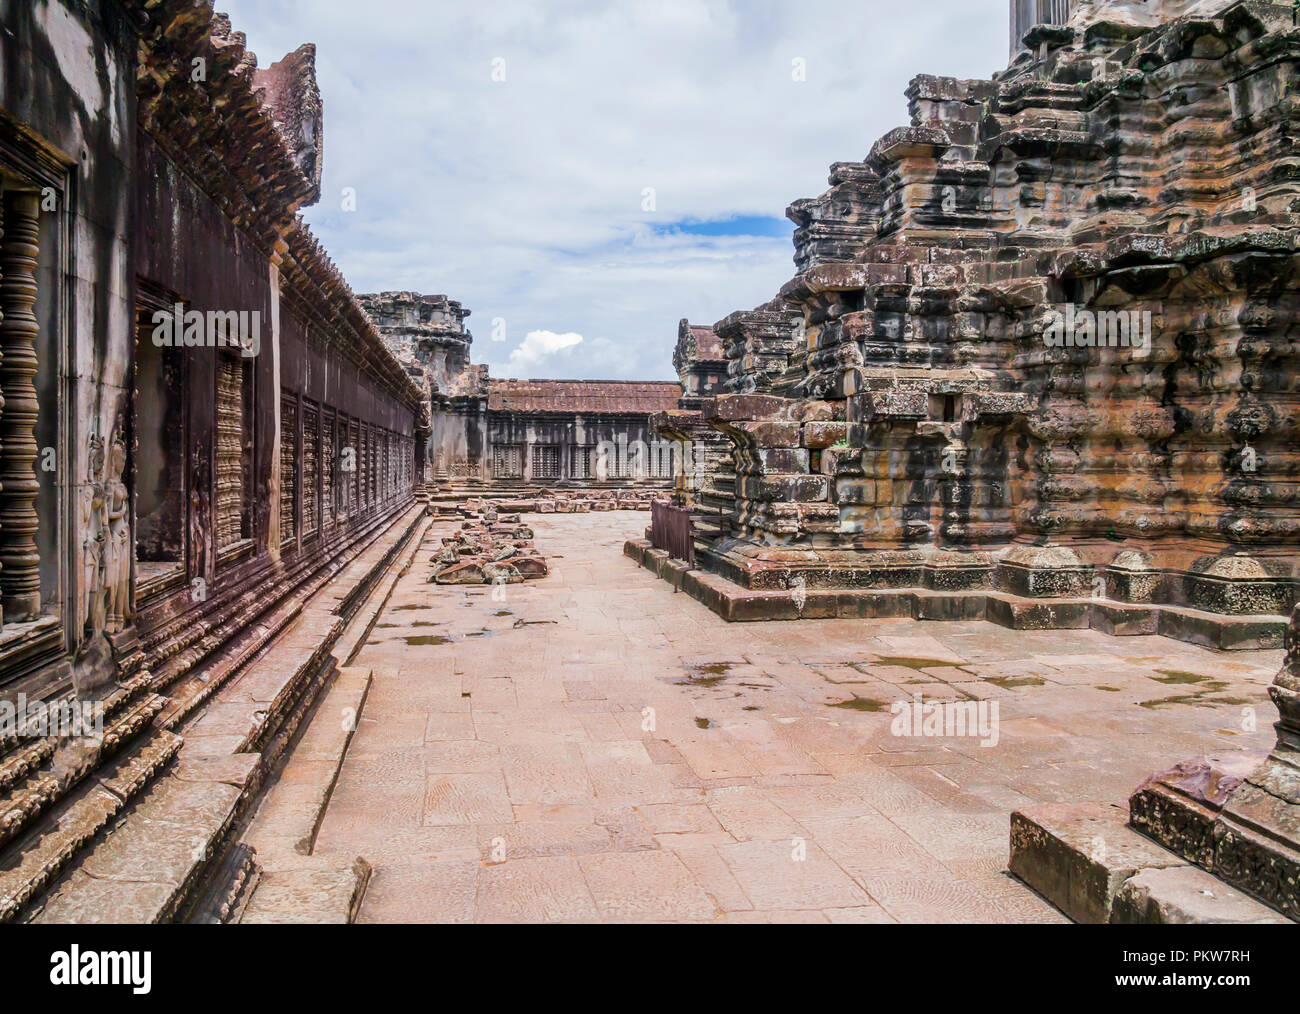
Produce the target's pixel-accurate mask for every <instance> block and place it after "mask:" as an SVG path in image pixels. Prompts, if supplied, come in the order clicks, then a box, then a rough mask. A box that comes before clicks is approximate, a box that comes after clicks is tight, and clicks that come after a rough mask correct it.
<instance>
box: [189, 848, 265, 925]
mask: <svg viewBox="0 0 1300 1014" xmlns="http://www.w3.org/2000/svg"><path fill="white" fill-rule="evenodd" d="M256 860H257V857H256V855H255V854H254V852H253V850H252V849H251V848H249V847H248V846H247V845H243V844H237V845H235V846H234V847H233V848H230V849H227V850H226V853H225V855H224V856H223V857H222V858H221V861H220V862H219V863H218V864H217V867H216V869H215V870H214V872H213V874H212V876H211V887H210V890H209V891H207V892H206V896H205V897H204V898H202V899H201V900H200V901H199V902H198V903H197V904H196V905H194V906H193V907H192V908H191V910H190V912H189V915H188V918H187V919H186V921H187V922H191V923H204V924H222V923H236V922H239V920H240V918H241V917H242V916H243V913H244V909H245V907H247V905H248V900H249V898H251V897H252V896H253V892H254V891H255V890H257V884H258V882H259V880H260V879H261V876H262V870H261V868H260V867H259V866H258V865H257V861H256Z"/></svg>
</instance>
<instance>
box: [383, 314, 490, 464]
mask: <svg viewBox="0 0 1300 1014" xmlns="http://www.w3.org/2000/svg"><path fill="white" fill-rule="evenodd" d="M359 298H360V300H361V304H362V306H364V307H365V310H366V312H367V313H368V314H369V315H370V317H371V319H372V320H373V321H374V322H375V325H376V326H377V327H378V328H379V331H380V334H382V335H383V338H384V343H385V344H386V345H387V346H388V349H389V351H390V352H392V353H393V355H395V356H396V357H397V358H398V360H399V361H400V362H402V363H403V364H405V365H406V367H407V370H408V372H409V373H410V374H411V375H412V377H413V378H414V379H415V380H416V382H417V383H419V384H421V385H422V386H423V387H424V388H425V389H426V390H427V392H428V396H429V406H430V409H431V417H430V436H429V442H428V446H427V448H426V450H425V457H424V460H425V462H426V465H425V469H426V472H427V473H428V474H427V475H426V476H425V477H424V478H425V480H426V481H429V480H431V481H433V482H434V483H438V484H441V483H445V482H447V481H449V480H451V479H453V478H468V477H469V476H468V475H467V474H460V475H458V474H457V469H456V462H462V463H463V462H465V461H466V460H467V459H468V458H469V456H470V455H469V452H468V448H467V447H466V446H465V442H466V439H467V434H468V433H470V432H471V428H470V427H468V426H467V425H466V419H465V414H466V413H469V414H471V415H474V414H478V413H479V412H481V405H480V404H479V400H480V399H479V396H480V395H481V394H482V393H483V392H482V387H483V385H482V383H481V380H482V377H481V374H482V369H481V368H480V367H478V366H474V365H472V364H471V363H470V346H471V345H472V344H473V342H474V336H473V335H472V334H471V333H470V331H469V329H468V328H467V327H466V326H465V319H466V318H467V317H469V315H470V311H469V310H466V309H465V308H464V307H463V306H462V305H461V304H460V303H458V302H456V300H454V299H448V298H447V297H446V296H442V295H433V296H425V295H421V294H420V293H418V292H381V293H378V294H376V295H366V296H361V297H359ZM461 472H462V473H464V468H462V469H461Z"/></svg>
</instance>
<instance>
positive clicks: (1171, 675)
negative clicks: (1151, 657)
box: [1147, 669, 1210, 684]
mask: <svg viewBox="0 0 1300 1014" xmlns="http://www.w3.org/2000/svg"><path fill="white" fill-rule="evenodd" d="M1156 672H1158V673H1160V675H1159V676H1148V677H1147V679H1150V680H1155V681H1156V682H1157V683H1175V684H1182V683H1204V682H1205V681H1206V680H1208V679H1209V678H1210V677H1208V676H1202V675H1201V674H1200V673H1194V672H1182V671H1181V670H1178V669H1157V670H1156Z"/></svg>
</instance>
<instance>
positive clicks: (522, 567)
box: [510, 556, 550, 579]
mask: <svg viewBox="0 0 1300 1014" xmlns="http://www.w3.org/2000/svg"><path fill="white" fill-rule="evenodd" d="M510 566H512V567H513V568H514V569H515V570H516V571H518V572H519V573H520V574H521V575H523V577H525V578H528V579H532V578H538V577H545V576H546V575H547V574H549V573H550V568H549V567H547V565H546V561H545V560H543V559H542V558H541V557H540V556H516V557H515V558H514V559H512V560H511V561H510Z"/></svg>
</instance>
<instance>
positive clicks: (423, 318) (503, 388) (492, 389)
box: [361, 292, 678, 508]
mask: <svg viewBox="0 0 1300 1014" xmlns="http://www.w3.org/2000/svg"><path fill="white" fill-rule="evenodd" d="M361 302H362V305H363V306H365V308H366V310H367V312H368V313H369V314H370V316H371V317H372V318H373V319H374V320H375V322H376V324H377V325H378V327H379V330H380V332H381V333H382V334H383V336H384V341H385V343H386V344H387V346H388V348H389V350H390V351H391V352H392V353H393V354H394V355H395V356H396V357H397V358H398V359H399V360H400V361H401V362H402V363H403V364H404V365H405V366H406V369H407V370H408V372H409V373H410V375H411V377H412V379H413V380H414V382H415V383H417V384H418V385H420V386H421V387H422V389H423V390H425V391H426V392H427V396H428V399H429V408H430V420H431V435H430V437H429V441H428V447H427V449H425V450H423V453H424V454H425V456H426V460H427V462H428V465H429V469H428V470H429V476H428V482H429V495H430V499H431V501H432V502H433V503H435V504H440V503H441V504H453V503H456V502H459V501H461V500H463V499H464V498H465V497H467V496H489V495H491V496H510V497H515V498H525V499H536V494H538V493H539V492H543V491H546V494H545V495H543V496H542V499H544V500H545V499H548V498H549V499H552V500H554V499H557V497H556V495H555V494H556V493H557V492H559V493H560V495H559V497H558V499H560V500H573V499H589V498H590V499H600V500H608V501H610V502H617V501H618V500H619V499H625V500H626V501H627V502H628V503H629V504H630V505H636V506H639V507H642V508H644V507H646V506H647V505H648V503H649V497H650V495H651V491H653V490H662V489H665V488H667V487H668V485H669V484H670V482H671V480H672V476H673V472H674V468H673V454H674V448H673V446H672V445H671V443H669V442H668V441H666V440H664V439H661V438H659V437H657V436H656V435H655V433H654V432H653V430H652V429H651V428H650V426H649V422H648V420H649V417H650V415H651V414H652V413H655V412H660V411H663V410H665V409H668V408H671V407H672V406H673V405H674V404H675V403H676V401H677V397H678V389H677V385H676V384H674V383H672V382H660V381H644V382H643V381H602V380H501V379H494V378H492V377H490V376H489V375H488V368H487V367H486V366H477V365H474V364H473V363H472V362H471V361H470V346H471V344H472V343H473V335H472V334H471V333H470V331H469V330H468V328H466V326H465V319H466V318H467V317H469V315H470V311H468V310H466V309H464V308H463V307H462V306H461V304H460V303H457V302H456V301H454V300H450V299H448V298H447V297H446V296H422V295H419V294H417V293H414V292H385V293H381V294H377V295H369V296H362V297H361ZM563 491H567V494H566V493H565V492H563Z"/></svg>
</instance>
